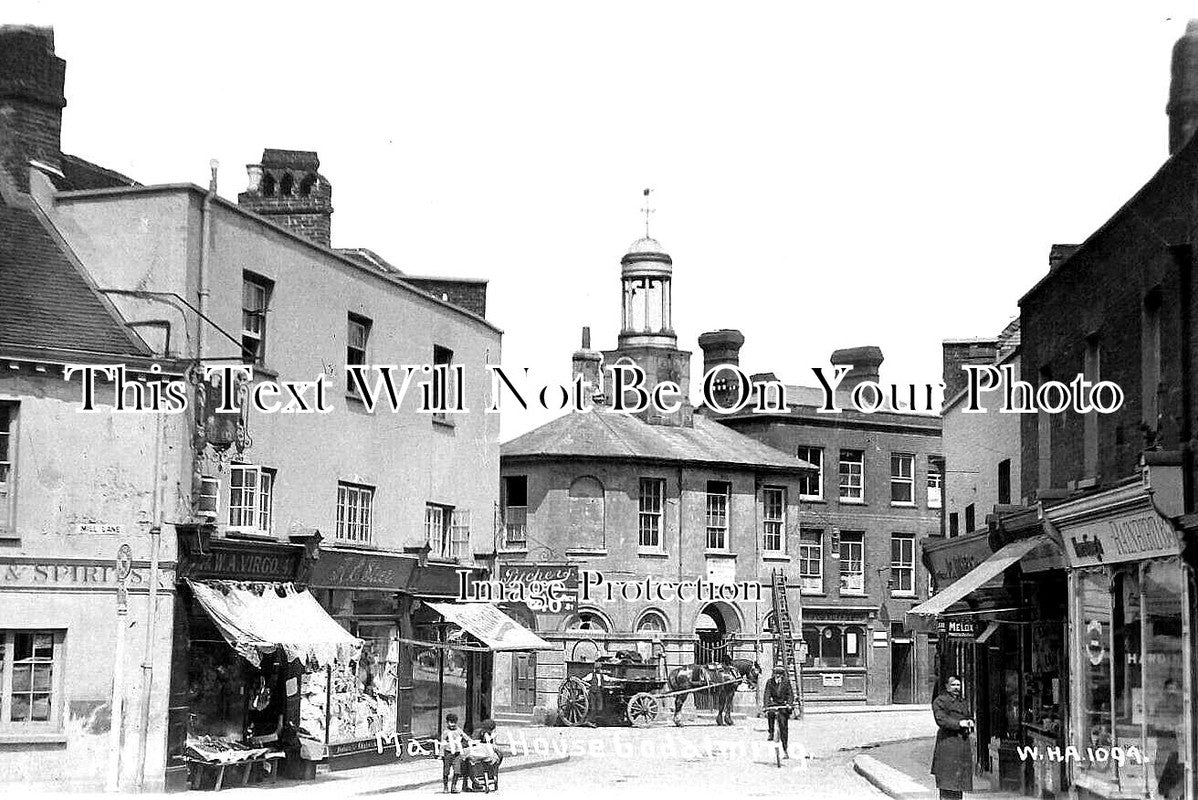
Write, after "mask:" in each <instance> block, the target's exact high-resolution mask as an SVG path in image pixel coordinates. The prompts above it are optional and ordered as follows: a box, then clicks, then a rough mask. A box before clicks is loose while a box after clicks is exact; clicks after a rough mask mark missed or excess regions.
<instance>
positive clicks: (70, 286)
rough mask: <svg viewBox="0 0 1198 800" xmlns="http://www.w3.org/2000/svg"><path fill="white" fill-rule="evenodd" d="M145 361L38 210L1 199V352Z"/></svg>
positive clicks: (140, 349)
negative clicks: (122, 358)
mask: <svg viewBox="0 0 1198 800" xmlns="http://www.w3.org/2000/svg"><path fill="white" fill-rule="evenodd" d="M46 351H51V352H62V351H69V352H84V353H90V354H98V355H105V356H117V357H130V356H132V357H143V358H144V357H148V356H150V355H151V353H150V350H149V349H148V348H147V347H146V346H145V344H144V343H142V342H141V341H140V339H138V338H137V337H136V336H134V335H133V334H132V333H130V332H129V330H128V329H127V328H126V327H125V326H124V324H123V322H122V320H120V318H119V317H117V315H116V312H115V311H113V310H112V309H111V307H110V306H109V305H108V304H107V303H105V302H104V301H103V300H101V299H100V296H99V295H98V294H97V293H96V291H95V289H94V287H93V286H92V285H91V284H90V283H89V282H88V281H87V280H86V279H85V278H84V276H83V275H82V274H81V272H80V270H79V269H78V268H77V267H76V265H75V263H74V261H73V260H72V259H71V257H70V256H68V254H67V251H66V249H65V245H64V244H63V243H62V242H61V241H60V240H59V239H58V238H57V236H55V235H54V234H53V233H52V232H51V228H50V227H49V223H48V222H47V221H45V220H44V219H43V218H42V217H41V216H40V215H39V214H38V213H37V212H35V211H33V210H32V209H29V208H22V207H19V206H17V205H14V204H12V203H10V202H7V201H6V200H5V199H4V198H3V197H0V352H3V353H5V354H6V355H10V356H13V355H18V354H26V355H27V354H30V353H44V352H46Z"/></svg>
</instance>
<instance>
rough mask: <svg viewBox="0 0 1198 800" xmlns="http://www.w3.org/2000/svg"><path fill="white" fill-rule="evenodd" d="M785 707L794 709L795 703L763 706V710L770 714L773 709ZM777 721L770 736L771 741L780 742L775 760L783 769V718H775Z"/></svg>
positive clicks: (775, 753)
mask: <svg viewBox="0 0 1198 800" xmlns="http://www.w3.org/2000/svg"><path fill="white" fill-rule="evenodd" d="M783 709H785V710H787V711H793V710H794V703H788V704H786V705H781V706H763V707H762V709H761V710H762V711H764V712H765V713H767V714H768V713H769V712H771V711H781V710H783ZM788 722H789V720H788ZM775 723H776V724H775V725H774V733H773V735H772V736H770V741H771V742H777V743H778V746H777V747H775V748H774V761H775V762H776V763H777V765H778V769H782V722H781V720H775ZM775 737H776V738H775Z"/></svg>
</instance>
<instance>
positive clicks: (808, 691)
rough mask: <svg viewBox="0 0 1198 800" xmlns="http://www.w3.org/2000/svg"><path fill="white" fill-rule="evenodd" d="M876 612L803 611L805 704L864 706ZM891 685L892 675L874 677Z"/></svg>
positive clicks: (827, 609)
mask: <svg viewBox="0 0 1198 800" xmlns="http://www.w3.org/2000/svg"><path fill="white" fill-rule="evenodd" d="M871 611H873V609H866V608H862V609H849V608H844V607H819V606H807V607H804V609H803V629H802V635H803V643H802V645H801V646H800V648H799V653H800V655H801V656H803V670H802V676H803V699H804V701H813V700H814V701H824V700H828V701H832V700H845V701H850V702H858V703H864V702H866V699H867V696H868V687H869V681H870V678H871V676H870V674H869V670H870V667H871V666H873V665H871V664H870V663H869V660H868V659H869V656H868V651H869V650H870V645H869V637H870V633H869V631H870V619H869V615H870V612H871ZM872 677H873V678H874V679H875V680H878V681H881V682H883V683H888V682H889V681H888V678H889V676H888V675H887V676H882V675H875V676H872Z"/></svg>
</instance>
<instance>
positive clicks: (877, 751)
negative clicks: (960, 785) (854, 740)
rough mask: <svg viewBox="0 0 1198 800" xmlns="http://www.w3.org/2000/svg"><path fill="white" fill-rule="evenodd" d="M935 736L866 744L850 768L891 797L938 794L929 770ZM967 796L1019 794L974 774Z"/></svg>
mask: <svg viewBox="0 0 1198 800" xmlns="http://www.w3.org/2000/svg"><path fill="white" fill-rule="evenodd" d="M935 745H936V737H934V736H928V737H922V738H917V739H907V740H904V741H897V742H885V743H878V744H872V745H867V746H866V747H864V748H861V751H862V752H861V753H860V754H859V755H856V756H854V757H853V770H854V771H855V772H856V773H857V774H858V775H860V776H861V777H862V778H864V779H865V780H867V781H869V783H870V784H871V785H873V786H874V787H876V788H877V789H878V790H879V791H881V792H883V793H884V794H886V795H888V796H890V797H893V798H895V800H929V799H930V798H935V797H937V796H938V794H939V793H938V792H937V791H936V779H935V778H934V777H933V776H932V774H931V772H930V771H929V767H930V765H931V763H932V750H933V749H934V747H935ZM967 794H968V795H969V796H970V797H980V798H985V800H1016V798H1022V797H1023V795H1020V794H1017V793H1012V792H1009V791H999V790H998V789H997V788H995V787H994V786H992V785H991V781H990V779H989V778H987V777H985V776H977V775H975V776H974V779H973V791H972V792H968V793H967Z"/></svg>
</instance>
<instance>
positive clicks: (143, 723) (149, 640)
mask: <svg viewBox="0 0 1198 800" xmlns="http://www.w3.org/2000/svg"><path fill="white" fill-rule="evenodd" d="M162 419H163V418H162V414H155V415H154V462H153V463H154V481H153V485H154V494H153V509H154V510H153V519H154V521H153V524H152V526H151V528H150V594H149V598H148V600H147V603H148V609H147V611H146V615H147V617H148V620H147V624H146V645H145V651H144V654H143V656H142V662H141V720H140V724H139V726H138V736H137V772H136V781H137V789H138V791H142V790H144V789H145V783H146V751H147V749H148V747H149V739H150V701H151V699H152V696H153V690H154V650H155V636H156V633H157V628H158V557H159V552H160V548H161V546H162V488H163V483H164V482H163V480H162V440H163V438H164V437H163V430H162V424H163V423H162Z"/></svg>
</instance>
